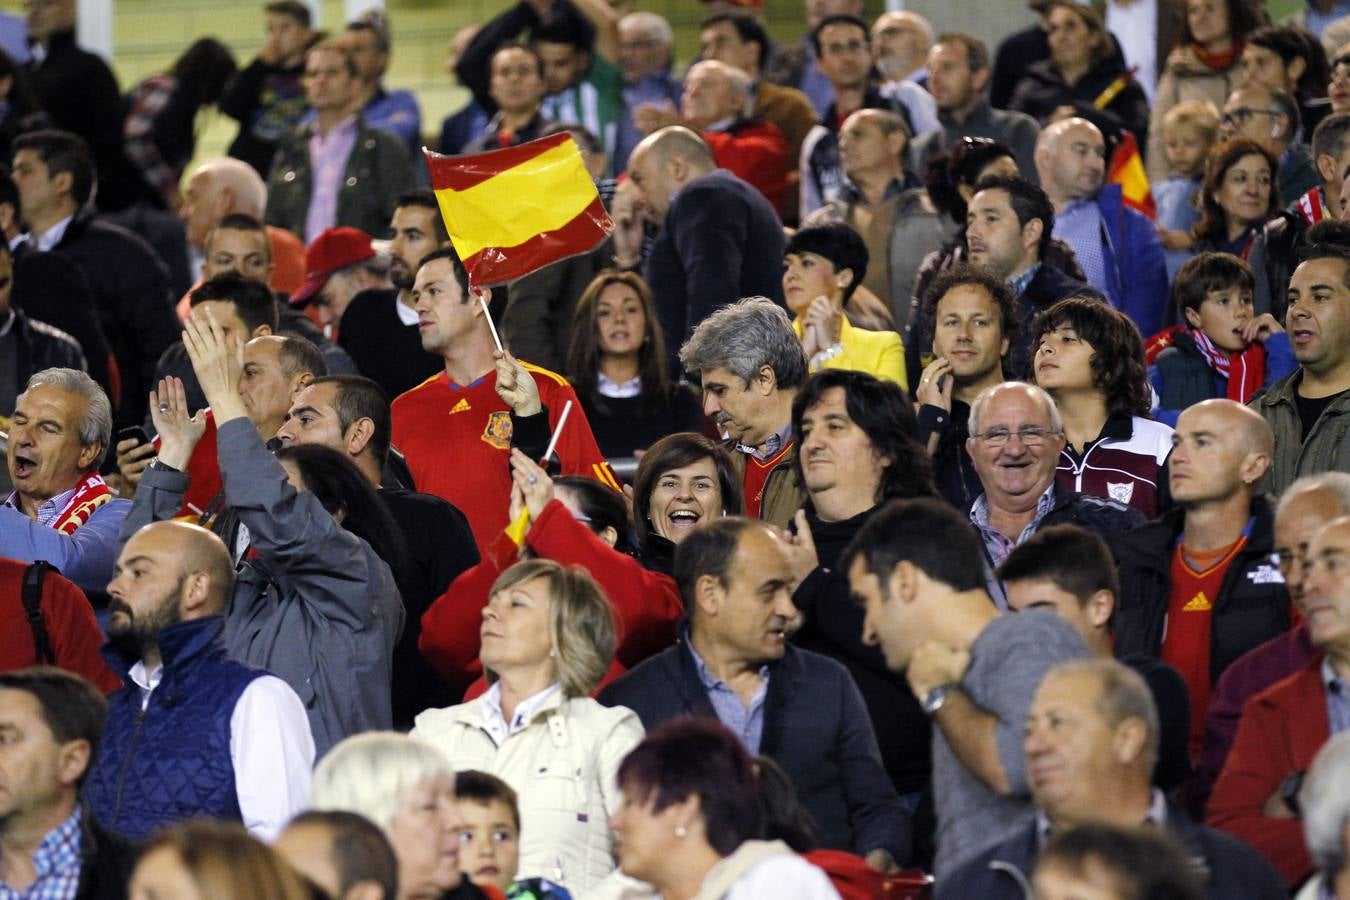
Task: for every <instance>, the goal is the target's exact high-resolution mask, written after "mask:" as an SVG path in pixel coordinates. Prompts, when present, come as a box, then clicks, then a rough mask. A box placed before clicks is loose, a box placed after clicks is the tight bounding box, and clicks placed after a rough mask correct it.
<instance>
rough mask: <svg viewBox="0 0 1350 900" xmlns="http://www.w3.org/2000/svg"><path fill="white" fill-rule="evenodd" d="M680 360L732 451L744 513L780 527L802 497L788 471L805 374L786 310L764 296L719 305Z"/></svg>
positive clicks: (791, 464) (802, 355)
mask: <svg viewBox="0 0 1350 900" xmlns="http://www.w3.org/2000/svg"><path fill="white" fill-rule="evenodd" d="M680 362H681V364H682V365H683V366H684V369H685V371H687V372H691V373H694V372H696V373H698V376H699V380H700V382H701V383H702V385H703V412H704V414H705V415H708V416H712V417H713V419H714V421H715V422H716V423H717V427H718V428H719V429H721V431H722V434H723V435H724V436H725V437H726V439H727V441H728V443H729V445H730V446H731V448H732V449H733V450H734V451H736V452H733V453H732V454H731V458H732V461H733V463H734V464H735V465H736V467H737V469H739V471H740V474H741V482H742V486H743V487H744V489H745V512H746V515H748V516H751V517H758V518H761V519H764V520H765V521H767V522H771V523H773V524H775V525H778V526H780V527H786V526H787V524H788V523H789V522H790V521H792V517H793V516H794V515H795V514H796V512H797V510H799V509H801V507H802V503H803V502H804V501H805V499H806V493H805V490H804V488H802V487H801V485H800V484H798V482H797V478H796V475H795V473H794V469H795V465H796V456H797V446H796V440H795V437H794V435H793V432H792V401H793V400H795V399H796V397H797V390H798V388H800V387H801V386H802V383H803V382H804V381H806V376H807V364H806V354H805V353H803V352H802V345H801V341H799V340H798V339H797V335H796V332H794V331H793V330H792V322H791V321H790V320H789V319H788V316H787V313H786V312H784V311H783V309H782V307H780V306H777V305H775V304H774V303H773V302H772V301H770V300H769V299H768V298H766V297H747V298H745V299H743V300H738V301H737V302H735V303H733V304H731V305H729V306H724V307H722V308H721V309H719V310H718V311H717V312H715V313H713V314H712V315H711V316H709V317H708V318H707V319H705V320H704V321H703V322H702V323H700V324H699V326H698V327H697V328H696V329H694V333H693V336H692V337H690V338H689V340H688V341H687V342H685V344H684V346H683V347H681V348H680Z"/></svg>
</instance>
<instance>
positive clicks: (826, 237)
mask: <svg viewBox="0 0 1350 900" xmlns="http://www.w3.org/2000/svg"><path fill="white" fill-rule="evenodd" d="M802 253H814V254H815V255H816V256H820V257H823V258H824V259H827V260H829V261H830V265H832V266H834V270H835V271H836V272H842V271H843V270H844V269H848V270H849V271H850V272H852V273H853V280H852V281H851V282H849V284H848V286H847V287H845V288H844V302H845V303H848V300H849V298H850V297H852V296H853V292H854V291H856V290H857V289H858V287H859V286H860V285H862V283H863V279H864V278H866V277H867V263H868V258H867V244H865V243H863V239H862V236H861V235H859V234H858V232H856V231H854V230H853V229H852V228H851V227H850V226H848V225H845V224H844V223H843V222H829V223H826V224H824V225H808V226H806V227H805V228H799V229H797V231H796V232H794V233H793V235H792V237H790V238H788V240H787V245H786V246H785V247H784V248H783V258H784V259H786V258H787V257H788V256H789V255H792V254H796V255H800V254H802Z"/></svg>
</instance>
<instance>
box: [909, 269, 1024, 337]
mask: <svg viewBox="0 0 1350 900" xmlns="http://www.w3.org/2000/svg"><path fill="white" fill-rule="evenodd" d="M967 286H968V287H977V288H982V289H983V290H984V291H985V292H986V293H988V294H989V296H990V298H992V299H993V301H994V305H995V306H997V307H998V325H999V330H1000V331H1001V332H1002V334H1003V338H1004V339H1005V340H1007V342H1008V352H1009V353H1011V352H1012V345H1013V344H1014V343H1016V341H1017V335H1018V332H1020V331H1021V330H1022V312H1021V305H1020V304H1019V303H1018V300H1017V295H1016V294H1014V293H1013V289H1012V288H1011V287H1010V286H1009V285H1008V282H1006V281H1004V280H1003V279H1002V278H996V277H994V275H993V274H992V273H990V272H989V270H988V269H984V268H982V267H980V266H977V265H973V264H972V263H958V264H957V265H954V266H952V267H951V268H950V269H948V270H947V271H945V272H943V273H942V274H941V275H939V276H938V277H937V278H935V279H933V283H932V284H931V285H929V287H928V293H926V294H924V298H923V310H922V313H921V315H920V320H921V324H922V325H923V327H924V328H925V329H927V336H928V341H929V342H930V343H931V342H932V340H933V337H934V336H935V335H936V334H937V309H938V304H940V303H941V302H942V298H943V297H945V296H947V295H948V294H949V293H951V292H952V290H953V289H955V288H958V287H967ZM1005 358H1006V354H1005Z"/></svg>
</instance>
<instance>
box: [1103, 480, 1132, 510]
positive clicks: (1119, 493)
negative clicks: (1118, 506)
mask: <svg viewBox="0 0 1350 900" xmlns="http://www.w3.org/2000/svg"><path fill="white" fill-rule="evenodd" d="M1106 493H1107V496H1109V497H1110V498H1111V499H1112V500H1114V501H1116V502H1117V503H1123V504H1125V505H1126V506H1129V505H1130V498H1131V497H1133V496H1134V482H1133V481H1127V482H1125V483H1124V484H1112V483H1111V482H1109V481H1108V482H1107V483H1106Z"/></svg>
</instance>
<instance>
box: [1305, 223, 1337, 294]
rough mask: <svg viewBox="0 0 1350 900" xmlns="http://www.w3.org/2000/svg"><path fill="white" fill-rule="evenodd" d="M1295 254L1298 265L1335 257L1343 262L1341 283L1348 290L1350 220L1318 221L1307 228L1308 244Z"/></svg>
mask: <svg viewBox="0 0 1350 900" xmlns="http://www.w3.org/2000/svg"><path fill="white" fill-rule="evenodd" d="M1297 256H1298V264H1299V265H1302V264H1303V263H1305V262H1312V261H1313V260H1315V259H1335V260H1339V261H1340V262H1342V263H1344V266H1345V267H1344V269H1342V272H1341V284H1343V285H1344V286H1345V288H1346V289H1347V290H1350V222H1342V221H1341V220H1340V219H1323V220H1322V221H1320V222H1318V223H1317V224H1316V225H1314V226H1313V227H1311V228H1309V229H1308V244H1307V245H1306V246H1304V247H1301V248H1300V249H1299V250H1298V253H1297ZM1295 268H1297V266H1295Z"/></svg>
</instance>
